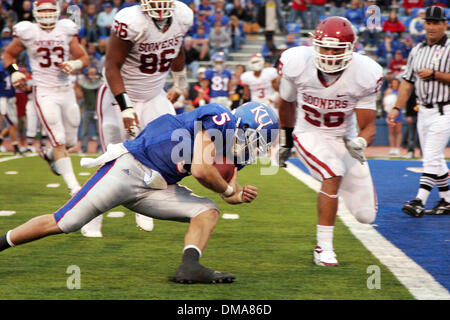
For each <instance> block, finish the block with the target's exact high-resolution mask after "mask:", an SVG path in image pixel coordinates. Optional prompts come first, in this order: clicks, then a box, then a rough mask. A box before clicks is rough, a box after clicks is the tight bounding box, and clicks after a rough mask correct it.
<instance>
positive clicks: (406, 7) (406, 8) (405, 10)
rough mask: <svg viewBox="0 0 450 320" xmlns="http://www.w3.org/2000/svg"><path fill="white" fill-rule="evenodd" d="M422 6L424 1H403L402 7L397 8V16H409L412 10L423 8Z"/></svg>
mask: <svg viewBox="0 0 450 320" xmlns="http://www.w3.org/2000/svg"><path fill="white" fill-rule="evenodd" d="M424 6H425V1H424V0H403V1H402V6H401V7H400V8H399V14H400V15H401V16H411V15H412V9H413V8H423V7H424Z"/></svg>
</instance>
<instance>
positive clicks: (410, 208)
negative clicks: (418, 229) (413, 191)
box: [402, 198, 425, 218]
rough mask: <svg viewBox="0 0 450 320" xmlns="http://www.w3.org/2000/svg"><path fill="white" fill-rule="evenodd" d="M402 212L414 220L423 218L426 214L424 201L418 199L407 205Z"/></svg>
mask: <svg viewBox="0 0 450 320" xmlns="http://www.w3.org/2000/svg"><path fill="white" fill-rule="evenodd" d="M402 211H403V212H404V213H406V214H408V215H410V216H411V217H414V218H419V217H422V216H423V214H424V213H425V210H424V206H423V203H422V200H420V199H417V198H416V199H414V200H411V201H408V202H407V203H405V205H404V206H403V208H402Z"/></svg>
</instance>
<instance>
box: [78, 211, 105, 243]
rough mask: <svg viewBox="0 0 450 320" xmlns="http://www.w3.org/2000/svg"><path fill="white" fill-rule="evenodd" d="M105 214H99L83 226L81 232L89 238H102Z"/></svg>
mask: <svg viewBox="0 0 450 320" xmlns="http://www.w3.org/2000/svg"><path fill="white" fill-rule="evenodd" d="M102 222H103V216H102V215H98V216H97V217H95V218H94V219H92V220H91V221H89V222H88V223H87V224H85V225H84V226H83V227H82V228H81V234H82V235H83V236H85V237H88V238H101V237H103V234H102Z"/></svg>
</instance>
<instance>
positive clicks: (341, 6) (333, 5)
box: [328, 0, 349, 17]
mask: <svg viewBox="0 0 450 320" xmlns="http://www.w3.org/2000/svg"><path fill="white" fill-rule="evenodd" d="M348 2H349V1H348V0H333V1H330V2H328V3H329V4H330V11H329V15H330V16H339V17H344V16H345V11H346V10H347V5H348Z"/></svg>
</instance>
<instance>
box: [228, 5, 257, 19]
mask: <svg viewBox="0 0 450 320" xmlns="http://www.w3.org/2000/svg"><path fill="white" fill-rule="evenodd" d="M229 15H230V18H231V16H236V17H238V19H239V20H240V21H245V22H250V21H252V18H253V13H252V12H251V11H250V10H249V9H248V8H247V7H245V6H243V5H242V2H241V0H234V6H233V9H231V10H230V12H229Z"/></svg>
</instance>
